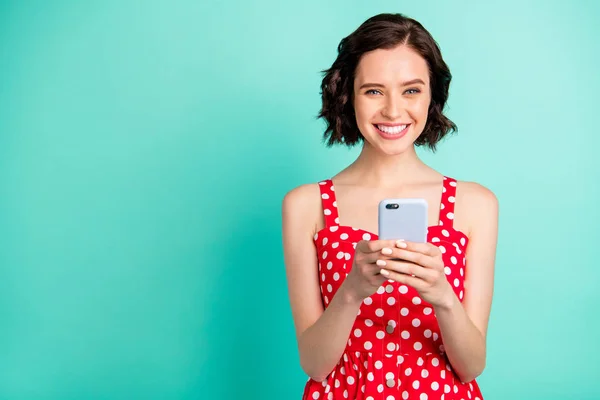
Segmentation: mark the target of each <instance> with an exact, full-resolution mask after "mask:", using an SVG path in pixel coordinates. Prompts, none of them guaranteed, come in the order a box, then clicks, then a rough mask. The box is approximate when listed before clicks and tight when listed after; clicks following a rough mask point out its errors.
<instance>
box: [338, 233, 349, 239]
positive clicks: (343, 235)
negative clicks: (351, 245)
mask: <svg viewBox="0 0 600 400" xmlns="http://www.w3.org/2000/svg"><path fill="white" fill-rule="evenodd" d="M340 239H342V240H346V239H348V234H347V233H342V234H341V235H340Z"/></svg>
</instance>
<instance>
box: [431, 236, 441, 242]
mask: <svg viewBox="0 0 600 400" xmlns="http://www.w3.org/2000/svg"><path fill="white" fill-rule="evenodd" d="M439 241H440V238H437V237H434V238H433V239H431V243H437V242H439Z"/></svg>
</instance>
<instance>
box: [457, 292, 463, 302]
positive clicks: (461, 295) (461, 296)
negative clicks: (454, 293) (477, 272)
mask: <svg viewBox="0 0 600 400" xmlns="http://www.w3.org/2000/svg"><path fill="white" fill-rule="evenodd" d="M458 298H459V299H460V300H462V298H463V291H462V290H461V291H460V293H459V295H458Z"/></svg>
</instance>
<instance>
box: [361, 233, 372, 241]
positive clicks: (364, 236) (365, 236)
mask: <svg viewBox="0 0 600 400" xmlns="http://www.w3.org/2000/svg"><path fill="white" fill-rule="evenodd" d="M362 238H363V240H371V234H370V233H363V236H362Z"/></svg>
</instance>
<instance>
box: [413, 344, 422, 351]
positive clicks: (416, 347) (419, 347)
mask: <svg viewBox="0 0 600 400" xmlns="http://www.w3.org/2000/svg"><path fill="white" fill-rule="evenodd" d="M413 347H414V348H415V350H417V351H419V350H421V349H422V348H423V345H422V344H421V342H415V344H414V345H413Z"/></svg>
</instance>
